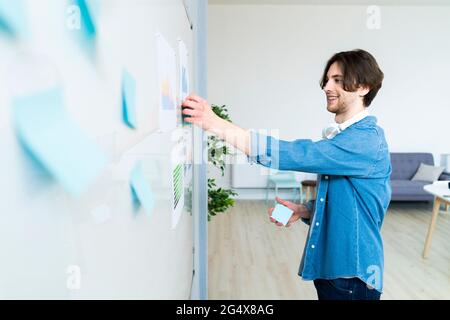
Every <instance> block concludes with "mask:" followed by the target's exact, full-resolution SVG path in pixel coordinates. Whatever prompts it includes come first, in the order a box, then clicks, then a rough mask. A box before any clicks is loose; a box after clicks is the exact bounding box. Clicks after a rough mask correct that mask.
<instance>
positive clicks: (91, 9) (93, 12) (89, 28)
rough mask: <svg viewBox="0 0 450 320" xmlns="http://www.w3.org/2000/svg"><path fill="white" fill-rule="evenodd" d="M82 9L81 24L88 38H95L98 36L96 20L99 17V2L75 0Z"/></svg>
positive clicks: (96, 0)
mask: <svg viewBox="0 0 450 320" xmlns="http://www.w3.org/2000/svg"><path fill="white" fill-rule="evenodd" d="M74 1H75V5H77V6H78V8H79V9H80V16H81V23H82V29H83V31H84V34H85V36H86V37H87V38H90V39H91V38H95V36H96V34H97V26H96V20H97V15H98V8H99V3H98V0H74Z"/></svg>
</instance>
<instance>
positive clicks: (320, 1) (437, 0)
mask: <svg viewBox="0 0 450 320" xmlns="http://www.w3.org/2000/svg"><path fill="white" fill-rule="evenodd" d="M208 3H209V4H213V5H214V4H229V5H239V4H250V5H267V4H271V5H311V4H317V5H380V6H418V5H420V6H449V5H450V0H209V1H208Z"/></svg>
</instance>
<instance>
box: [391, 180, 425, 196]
mask: <svg viewBox="0 0 450 320" xmlns="http://www.w3.org/2000/svg"><path fill="white" fill-rule="evenodd" d="M426 184H429V183H428V182H425V181H411V180H391V188H392V194H393V195H404V196H420V195H423V194H426V192H425V191H424V190H423V186H424V185H426Z"/></svg>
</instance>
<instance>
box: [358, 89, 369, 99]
mask: <svg viewBox="0 0 450 320" xmlns="http://www.w3.org/2000/svg"><path fill="white" fill-rule="evenodd" d="M369 91H370V87H369V86H360V87H358V95H359V96H360V97H364V96H365V95H366V94H368V93H369Z"/></svg>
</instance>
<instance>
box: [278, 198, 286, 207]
mask: <svg viewBox="0 0 450 320" xmlns="http://www.w3.org/2000/svg"><path fill="white" fill-rule="evenodd" d="M275 200H276V201H277V202H278V203H281V204H282V205H284V206H286V207H287V206H288V205H289V201H286V200H283V199H281V198H278V197H275Z"/></svg>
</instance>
